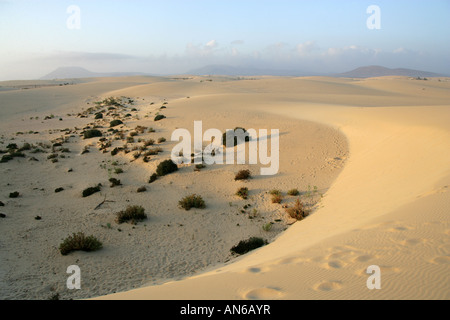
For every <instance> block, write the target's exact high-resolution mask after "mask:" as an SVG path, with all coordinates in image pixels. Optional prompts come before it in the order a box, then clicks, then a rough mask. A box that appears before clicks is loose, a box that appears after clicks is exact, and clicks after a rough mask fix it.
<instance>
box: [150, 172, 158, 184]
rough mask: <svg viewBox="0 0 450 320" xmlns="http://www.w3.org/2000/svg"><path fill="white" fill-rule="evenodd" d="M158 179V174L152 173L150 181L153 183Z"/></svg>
mask: <svg viewBox="0 0 450 320" xmlns="http://www.w3.org/2000/svg"><path fill="white" fill-rule="evenodd" d="M157 179H158V175H157V174H156V173H154V174H152V175H151V176H150V180H149V181H148V183H153V182H155V181H156V180H157Z"/></svg>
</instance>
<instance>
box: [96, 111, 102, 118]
mask: <svg viewBox="0 0 450 320" xmlns="http://www.w3.org/2000/svg"><path fill="white" fill-rule="evenodd" d="M95 119H103V113H101V112H99V113H96V114H95Z"/></svg>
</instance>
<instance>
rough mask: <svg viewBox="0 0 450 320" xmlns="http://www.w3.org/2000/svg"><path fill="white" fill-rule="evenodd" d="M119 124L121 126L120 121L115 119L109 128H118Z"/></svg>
mask: <svg viewBox="0 0 450 320" xmlns="http://www.w3.org/2000/svg"><path fill="white" fill-rule="evenodd" d="M121 124H123V122H122V121H121V120H118V119H116V120H113V121H111V122H110V123H109V126H110V127H111V128H114V127H117V126H120V125H121Z"/></svg>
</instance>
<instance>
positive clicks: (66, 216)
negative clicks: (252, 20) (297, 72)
mask: <svg viewBox="0 0 450 320" xmlns="http://www.w3.org/2000/svg"><path fill="white" fill-rule="evenodd" d="M108 97H126V98H121V99H124V100H121V101H124V102H123V104H124V105H125V107H124V110H123V111H122V110H121V112H123V113H125V112H129V113H130V114H131V116H130V117H128V118H126V119H125V120H124V125H123V127H121V130H124V132H125V133H126V134H127V135H128V134H129V132H131V131H133V130H134V129H135V128H136V126H138V125H139V126H145V127H152V128H154V129H155V131H156V132H154V133H148V132H146V133H143V134H139V135H138V136H136V137H135V139H138V138H141V139H150V138H151V139H155V140H157V139H158V138H159V137H165V138H166V139H167V141H166V142H163V143H161V144H160V145H159V144H157V143H156V145H157V146H158V147H161V148H162V149H163V152H162V153H161V154H159V155H158V156H154V157H151V159H150V161H149V162H144V161H142V157H139V158H138V159H134V157H133V152H130V153H129V154H124V153H119V154H118V155H116V156H115V157H112V156H111V154H110V153H109V151H111V149H112V148H113V147H115V146H121V145H123V144H124V142H123V141H122V140H113V141H112V142H113V144H112V146H111V147H107V148H106V151H107V152H106V153H103V151H100V150H99V144H98V141H99V138H95V139H88V140H84V139H82V138H81V137H80V133H81V132H82V128H84V127H85V126H87V125H91V126H92V125H93V124H94V123H96V124H97V125H100V126H103V129H102V130H103V131H104V132H105V135H106V137H108V138H109V137H110V136H109V135H108V133H107V129H108V128H109V127H108V122H109V120H110V119H109V118H108V119H107V120H108V121H107V120H106V118H105V119H104V120H94V118H93V114H92V113H89V112H85V113H84V114H85V115H86V116H87V118H82V117H80V116H79V115H78V114H79V113H82V112H83V110H85V111H86V110H87V109H88V108H89V107H92V106H93V105H95V102H96V101H101V100H103V99H105V98H108ZM449 98H450V81H449V79H446V78H441V79H437V78H433V79H429V80H428V81H423V80H416V79H411V78H406V77H382V78H372V79H357V80H356V79H335V78H326V77H307V78H284V77H279V78H278V77H256V78H255V77H252V79H251V80H250V79H248V80H245V79H244V80H242V79H240V80H237V79H234V78H231V77H212V78H207V77H189V78H186V79H180V78H177V79H175V78H170V77H166V78H164V77H161V78H151V77H129V78H114V79H113V78H103V79H95V80H92V79H90V80H89V81H86V82H82V81H81V82H80V83H77V84H76V85H70V86H62V87H59V86H56V87H42V88H35V89H27V90H6V91H2V92H0V115H1V129H0V131H1V132H0V134H1V135H2V139H1V142H2V144H0V149H5V148H6V146H7V145H8V144H10V143H16V144H18V145H19V146H21V145H23V144H24V143H25V142H28V143H31V144H38V143H39V142H42V143H47V144H48V143H50V142H49V141H52V140H53V141H56V140H55V139H57V138H61V137H67V139H60V140H64V144H63V147H66V148H68V149H69V152H67V153H66V154H64V156H65V157H64V158H61V154H62V152H59V151H58V149H57V150H56V151H55V153H57V154H58V155H59V156H58V162H52V161H49V160H48V159H47V157H48V155H49V154H51V152H50V151H48V150H44V151H45V152H44V153H37V154H29V153H27V152H25V153H26V157H24V158H14V159H13V160H11V161H8V162H7V163H1V164H0V170H1V173H2V182H1V186H0V191H1V196H0V201H2V202H3V203H4V204H5V206H4V207H0V211H1V212H2V213H4V214H5V215H6V218H3V219H1V220H0V234H1V235H0V246H1V251H0V258H1V269H0V284H1V286H0V297H1V298H2V299H20V298H26V299H48V298H50V297H53V296H55V295H58V297H59V298H61V299H84V298H93V297H97V298H100V299H188V300H191V299H250V300H258V299H286V300H290V299H448V298H449V297H450V283H449V271H450V268H449V263H450V242H449V235H450V224H449V212H450V197H449V193H448V192H449V183H450V151H449V150H450V132H449V129H450V125H449V124H450V105H449V101H450V99H449ZM130 99H131V100H133V103H131V104H128V103H127V101H128V102H129V101H130ZM152 103H153V104H152ZM163 103H167V104H166V105H164V106H166V108H165V109H160V108H161V106H162V105H163ZM133 108H135V109H136V111H131V110H132V109H133ZM157 112H160V113H162V114H164V115H165V116H166V117H167V118H166V119H164V120H162V121H158V122H155V121H153V117H154V115H155V114H156V113H157ZM50 114H51V115H53V117H49V118H50V119H48V120H44V118H45V117H46V116H48V115H50ZM36 117H38V118H36ZM120 117H124V115H123V114H122V113H121V114H120ZM195 120H202V121H203V127H204V129H206V128H217V129H219V130H222V131H225V130H226V129H232V128H234V127H238V126H240V127H244V128H247V129H248V128H258V129H259V128H263V129H269V130H270V129H279V130H280V170H279V173H278V174H277V175H275V176H265V177H263V176H259V175H258V172H259V168H260V167H261V166H260V165H213V166H211V167H209V166H207V167H206V168H204V169H202V170H201V171H200V172H194V170H193V166H192V165H182V166H180V170H179V171H178V172H176V173H173V174H171V175H168V176H165V177H162V178H161V179H158V180H157V181H156V182H153V183H152V184H148V179H149V176H150V175H151V174H152V173H153V172H154V171H155V168H156V166H157V164H158V163H159V162H160V161H161V160H165V159H167V158H168V157H170V150H171V149H172V148H173V146H174V145H175V144H176V142H171V141H170V135H171V133H172V132H173V130H175V129H176V128H187V129H189V130H192V129H193V122H194V121H195ZM74 128H76V129H74ZM71 136H73V137H71ZM13 139H14V140H13ZM268 140H270V137H268ZM141 144H142V143H141ZM130 145H140V144H139V143H137V142H135V143H130ZM86 148H87V149H88V150H89V151H90V152H89V153H85V154H81V153H82V151H83V150H85V149H86ZM130 148H131V147H130ZM31 157H35V158H36V160H39V161H30V160H29V158H31ZM113 162H116V163H115V164H113ZM116 167H120V168H122V169H123V171H124V173H122V174H120V175H116V174H114V173H112V170H113V169H115V168H116ZM242 168H245V169H250V170H251V172H252V176H253V178H252V179H250V180H248V181H246V182H240V181H234V179H233V178H234V174H235V173H236V172H237V171H238V170H240V169H242ZM69 169H72V170H69ZM69 171H71V172H69ZM110 176H114V177H117V178H119V179H120V180H121V181H122V186H118V187H115V188H110V187H109V184H108V178H109V177H110ZM98 183H102V185H103V187H102V190H101V192H100V193H98V194H94V195H92V196H91V197H88V198H82V197H81V191H82V190H83V189H84V188H86V187H89V186H94V185H96V184H98ZM141 186H146V188H147V191H146V192H144V193H137V192H136V189H137V188H139V187H141ZM242 186H245V187H248V189H249V198H248V199H247V200H242V199H240V198H238V197H237V196H236V195H235V192H236V190H237V189H238V188H240V187H242ZM312 186H314V187H315V190H317V192H316V193H313V194H312V195H311V192H309V193H308V192H307V191H308V188H309V189H310V188H311V187H312ZM58 187H62V188H64V191H62V192H59V193H55V192H54V190H55V189H56V188H58ZM292 188H298V189H299V190H300V192H301V196H300V198H301V199H302V201H304V202H305V203H306V204H309V205H310V209H311V211H312V213H311V215H310V216H308V217H307V218H306V219H304V220H302V221H295V220H294V221H293V219H291V218H290V217H289V216H288V215H287V214H286V212H285V210H284V208H283V205H284V206H286V205H287V206H290V205H292V203H293V201H294V200H295V199H296V197H291V196H288V195H286V192H287V191H288V190H290V189H292ZM273 189H279V190H281V191H282V192H283V195H284V197H283V201H282V203H281V204H274V203H272V202H271V199H270V195H269V194H268V192H269V191H270V190H273ZM14 191H19V192H20V197H19V198H15V199H9V198H8V194H9V193H10V192H14ZM192 193H197V194H201V195H202V196H203V198H204V199H205V201H206V204H207V205H206V208H205V209H203V210H200V209H195V210H191V211H184V210H181V209H179V208H178V207H177V203H178V200H180V199H181V197H183V196H185V195H188V194H192ZM104 199H106V200H110V201H114V202H105V203H104V204H103V205H102V206H101V207H100V209H98V210H95V208H96V206H97V205H98V204H99V203H101V202H102V201H103V200H104ZM130 204H139V205H142V206H143V207H144V208H145V209H146V212H147V214H148V219H147V220H145V221H143V222H139V223H138V224H136V225H129V224H125V225H120V226H118V225H117V224H116V223H115V221H114V213H116V212H118V211H120V210H123V209H125V208H126V206H127V205H130ZM247 204H250V207H249V208H248V209H244V206H245V205H247ZM253 209H255V210H253ZM36 216H40V217H41V218H42V219H41V220H35V217H36ZM250 217H251V219H250ZM270 222H273V225H272V228H271V230H269V231H265V230H263V229H262V226H263V225H265V224H267V223H270ZM119 228H120V231H119V230H118V229H119ZM78 231H83V232H85V233H87V234H94V235H95V236H97V237H98V238H99V239H100V240H101V241H102V243H103V248H102V249H101V250H99V251H96V252H90V253H85V252H74V253H72V254H70V255H68V256H62V255H61V254H60V252H59V250H58V246H59V244H60V243H61V241H62V239H64V238H65V237H67V236H68V235H69V234H71V233H73V232H78ZM251 236H258V237H263V238H265V239H267V240H268V245H266V246H264V247H262V248H259V249H256V250H254V251H252V252H250V253H247V254H245V255H242V256H238V257H237V256H233V255H231V254H230V248H231V247H232V246H233V245H235V244H237V242H239V241H240V240H243V239H246V238H248V237H251ZM69 265H78V266H79V267H80V269H81V279H82V289H81V290H68V289H67V288H66V279H67V277H68V274H67V273H66V268H67V266H69ZM372 265H376V266H379V268H380V270H381V289H379V290H369V289H368V287H367V279H368V278H369V276H370V274H367V273H366V270H367V268H368V267H369V266H372Z"/></svg>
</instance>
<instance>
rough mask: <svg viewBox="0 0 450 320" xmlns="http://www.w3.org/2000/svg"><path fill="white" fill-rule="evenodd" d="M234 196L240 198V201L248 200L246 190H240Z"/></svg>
mask: <svg viewBox="0 0 450 320" xmlns="http://www.w3.org/2000/svg"><path fill="white" fill-rule="evenodd" d="M236 195H237V196H239V197H241V198H242V199H247V198H248V188H240V189H239V190H238V191H237V192H236Z"/></svg>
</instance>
